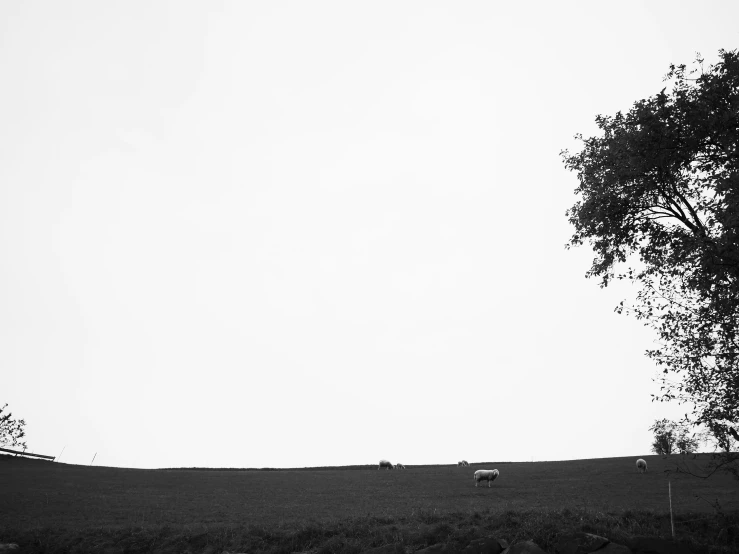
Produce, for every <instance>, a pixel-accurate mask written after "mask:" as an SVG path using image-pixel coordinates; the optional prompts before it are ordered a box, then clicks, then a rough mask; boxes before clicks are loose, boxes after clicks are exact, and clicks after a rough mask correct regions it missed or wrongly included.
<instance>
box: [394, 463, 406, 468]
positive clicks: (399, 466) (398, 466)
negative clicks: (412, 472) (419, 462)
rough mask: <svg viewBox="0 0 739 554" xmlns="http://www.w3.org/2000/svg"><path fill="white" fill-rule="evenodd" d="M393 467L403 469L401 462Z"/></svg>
mask: <svg viewBox="0 0 739 554" xmlns="http://www.w3.org/2000/svg"><path fill="white" fill-rule="evenodd" d="M395 469H405V466H404V465H403V464H398V465H396V466H395Z"/></svg>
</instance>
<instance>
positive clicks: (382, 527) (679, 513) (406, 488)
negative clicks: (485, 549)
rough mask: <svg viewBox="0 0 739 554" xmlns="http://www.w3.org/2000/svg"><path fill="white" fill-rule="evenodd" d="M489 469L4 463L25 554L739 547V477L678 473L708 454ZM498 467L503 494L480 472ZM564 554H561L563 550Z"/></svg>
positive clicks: (2, 505) (5, 525)
mask: <svg viewBox="0 0 739 554" xmlns="http://www.w3.org/2000/svg"><path fill="white" fill-rule="evenodd" d="M644 458H645V459H646V460H647V462H648V463H649V472H648V473H647V474H645V475H641V474H638V473H636V472H635V469H634V461H635V458H609V459H596V460H576V461H566V462H536V463H502V462H496V463H486V464H473V465H472V467H469V468H458V467H456V466H454V467H453V466H422V467H414V466H408V469H407V470H406V471H384V470H383V471H377V469H376V468H374V467H373V468H371V469H369V468H368V469H356V468H355V469H327V468H323V469H315V470H306V469H303V470H279V471H202V470H135V469H120V468H106V467H86V466H74V465H66V464H57V463H53V462H45V461H36V460H24V459H20V458H13V457H9V456H0V542H16V543H18V544H20V545H21V547H22V549H23V550H22V552H69V551H74V552H101V551H109V552H150V551H162V552H184V551H187V550H189V551H191V552H209V553H214V552H217V553H220V552H222V551H224V550H229V551H232V552H233V551H238V552H296V551H314V552H361V551H362V550H363V549H365V548H370V547H372V546H378V545H382V544H388V543H393V542H394V543H402V544H403V545H404V547H405V549H406V551H408V552H412V551H414V550H417V549H419V548H422V547H424V546H427V545H431V544H435V543H438V542H447V543H450V544H462V543H465V542H469V540H471V539H473V538H476V537H479V536H484V535H489V534H495V535H497V536H499V537H501V538H504V539H506V540H508V541H509V542H515V541H517V540H524V539H531V538H534V539H535V541H536V542H537V543H538V544H539V545H540V546H542V547H544V548H546V549H552V548H553V544H554V543H555V542H556V538H557V536H558V535H559V534H561V533H564V532H567V531H574V530H585V531H590V532H596V533H599V534H602V535H604V536H607V537H609V538H611V539H612V540H614V541H616V540H617V539H618V538H619V537H622V538H625V537H628V536H633V535H656V536H660V535H661V536H669V535H670V534H671V527H670V522H669V499H668V481H669V482H670V483H671V488H672V507H673V512H674V515H675V534H676V536H677V537H678V538H679V539H681V540H683V541H684V542H685V543H686V544H689V545H691V547H692V548H693V549H694V550H695V551H696V552H709V551H712V552H739V537H737V534H739V527H738V526H737V524H739V515H738V514H739V494H738V493H739V482H737V481H734V480H733V479H732V478H731V477H729V476H727V475H724V474H720V475H715V476H713V477H711V478H710V479H706V480H702V479H697V478H695V477H690V476H687V475H685V474H674V473H672V474H667V473H665V470H669V469H675V467H676V465H678V463H680V464H686V463H687V464H688V465H689V467H693V468H694V469H695V470H700V468H701V467H702V466H704V465H705V464H706V463H708V460H709V458H708V456H704V457H703V458H699V459H698V460H695V461H693V460H687V461H681V458H679V457H677V456H675V457H673V458H672V459H662V458H660V457H657V456H645V457H644ZM481 467H485V468H497V469H499V470H500V477H499V478H498V479H497V480H496V481H495V482H494V483H493V486H492V487H491V488H488V487H487V486H485V487H478V488H476V487H475V486H474V481H473V479H472V474H473V473H474V471H475V470H476V469H479V468H481ZM551 551H552V552H553V550H551Z"/></svg>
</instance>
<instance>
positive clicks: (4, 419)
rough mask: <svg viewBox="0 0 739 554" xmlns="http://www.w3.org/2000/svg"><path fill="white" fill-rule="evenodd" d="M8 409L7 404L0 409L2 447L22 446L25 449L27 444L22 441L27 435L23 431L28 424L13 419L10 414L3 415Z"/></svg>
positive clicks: (0, 444) (0, 440)
mask: <svg viewBox="0 0 739 554" xmlns="http://www.w3.org/2000/svg"><path fill="white" fill-rule="evenodd" d="M7 407H8V405H7V404H5V405H4V406H3V407H2V408H0V446H22V447H23V448H24V449H25V448H26V443H25V442H23V441H21V439H22V438H23V437H24V436H25V435H26V433H25V431H24V430H23V428H24V427H25V426H26V422H25V421H24V420H22V419H13V414H12V413H10V412H7V413H5V414H3V412H4V411H5V408H7Z"/></svg>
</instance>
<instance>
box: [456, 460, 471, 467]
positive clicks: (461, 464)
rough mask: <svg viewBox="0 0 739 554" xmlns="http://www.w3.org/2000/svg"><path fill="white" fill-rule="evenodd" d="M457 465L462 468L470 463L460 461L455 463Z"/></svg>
mask: <svg viewBox="0 0 739 554" xmlns="http://www.w3.org/2000/svg"><path fill="white" fill-rule="evenodd" d="M457 465H458V466H462V467H469V465H470V463H469V462H468V461H467V460H462V461H461V462H457Z"/></svg>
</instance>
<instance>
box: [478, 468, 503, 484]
mask: <svg viewBox="0 0 739 554" xmlns="http://www.w3.org/2000/svg"><path fill="white" fill-rule="evenodd" d="M498 475H500V472H499V471H498V470H497V469H478V470H477V471H476V472H475V486H477V483H479V482H480V481H487V482H488V488H489V487H490V483H492V482H493V481H495V478H496V477H497V476H498Z"/></svg>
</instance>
